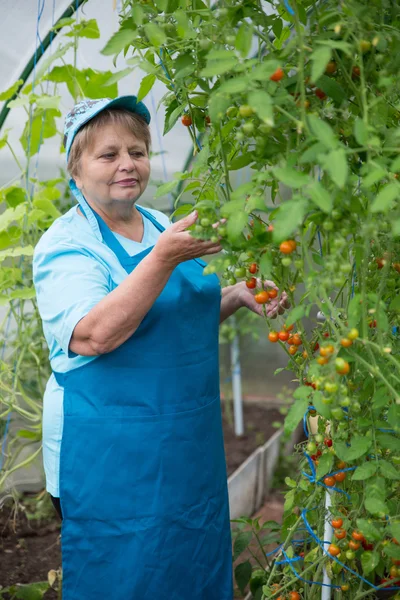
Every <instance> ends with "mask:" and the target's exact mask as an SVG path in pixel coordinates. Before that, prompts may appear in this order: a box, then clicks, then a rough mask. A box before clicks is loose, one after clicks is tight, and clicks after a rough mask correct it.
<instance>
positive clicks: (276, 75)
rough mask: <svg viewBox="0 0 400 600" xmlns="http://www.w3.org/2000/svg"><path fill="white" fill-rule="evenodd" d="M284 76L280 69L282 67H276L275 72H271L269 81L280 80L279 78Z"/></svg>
mask: <svg viewBox="0 0 400 600" xmlns="http://www.w3.org/2000/svg"><path fill="white" fill-rule="evenodd" d="M284 76H285V73H284V72H283V71H282V69H281V68H280V67H278V68H277V69H276V71H275V73H272V75H271V77H270V80H271V81H280V80H281V79H283V78H284Z"/></svg>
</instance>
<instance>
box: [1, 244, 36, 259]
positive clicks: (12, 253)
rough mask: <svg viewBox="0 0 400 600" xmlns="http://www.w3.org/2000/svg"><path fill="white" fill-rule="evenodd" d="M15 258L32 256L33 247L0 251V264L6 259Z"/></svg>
mask: <svg viewBox="0 0 400 600" xmlns="http://www.w3.org/2000/svg"><path fill="white" fill-rule="evenodd" d="M16 256H33V246H25V247H24V248H21V247H18V248H7V250H2V251H0V262H3V260H5V259H6V258H11V257H13V258H15V257H16Z"/></svg>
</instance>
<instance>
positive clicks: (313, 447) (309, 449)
mask: <svg viewBox="0 0 400 600" xmlns="http://www.w3.org/2000/svg"><path fill="white" fill-rule="evenodd" d="M306 449H307V452H308V454H315V452H316V451H317V445H316V444H315V443H314V442H308V444H307V446H306Z"/></svg>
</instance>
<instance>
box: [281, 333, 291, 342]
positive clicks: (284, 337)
mask: <svg viewBox="0 0 400 600" xmlns="http://www.w3.org/2000/svg"><path fill="white" fill-rule="evenodd" d="M278 335H279V339H280V340H281V342H287V341H288V339H289V332H288V331H280V332H279V334H278Z"/></svg>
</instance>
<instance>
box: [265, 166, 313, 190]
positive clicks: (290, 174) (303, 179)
mask: <svg viewBox="0 0 400 600" xmlns="http://www.w3.org/2000/svg"><path fill="white" fill-rule="evenodd" d="M273 172H274V175H275V177H276V178H277V179H279V181H281V182H282V183H283V184H285V185H287V186H288V187H290V188H295V189H296V188H300V187H302V186H303V185H307V184H309V183H311V179H310V176H309V175H308V174H307V173H302V172H301V171H296V170H295V169H292V168H291V167H276V168H275V169H274V170H273Z"/></svg>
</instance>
